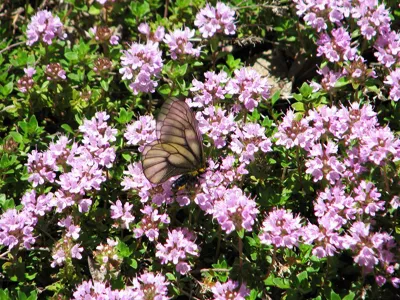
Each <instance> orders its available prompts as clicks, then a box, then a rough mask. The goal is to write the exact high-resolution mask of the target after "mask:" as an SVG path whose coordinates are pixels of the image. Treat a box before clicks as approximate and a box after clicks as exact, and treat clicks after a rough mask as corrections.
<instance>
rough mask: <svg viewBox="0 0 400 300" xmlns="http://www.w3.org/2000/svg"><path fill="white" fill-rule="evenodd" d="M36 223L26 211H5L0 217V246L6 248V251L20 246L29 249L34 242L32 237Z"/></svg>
mask: <svg viewBox="0 0 400 300" xmlns="http://www.w3.org/2000/svg"><path fill="white" fill-rule="evenodd" d="M36 223H37V218H36V217H34V216H33V215H32V214H31V213H30V212H28V211H26V210H22V211H17V210H16V209H8V210H6V211H5V212H4V213H3V214H2V215H1V216H0V244H1V245H3V246H8V250H11V249H12V248H14V247H17V246H19V245H20V244H22V246H23V247H24V248H25V249H31V246H32V245H33V244H34V243H35V241H36V238H35V237H34V236H33V230H34V227H35V225H36Z"/></svg>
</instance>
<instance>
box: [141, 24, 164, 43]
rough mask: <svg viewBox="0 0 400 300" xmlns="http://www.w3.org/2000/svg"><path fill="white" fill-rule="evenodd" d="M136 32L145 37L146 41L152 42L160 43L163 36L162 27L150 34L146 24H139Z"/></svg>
mask: <svg viewBox="0 0 400 300" xmlns="http://www.w3.org/2000/svg"><path fill="white" fill-rule="evenodd" d="M138 31H139V32H140V33H141V34H143V35H144V36H145V38H146V40H150V41H153V42H161V41H162V40H163V38H164V34H165V29H164V27H162V26H158V27H157V29H156V31H155V32H152V31H151V28H150V26H149V24H147V23H140V24H139V26H138Z"/></svg>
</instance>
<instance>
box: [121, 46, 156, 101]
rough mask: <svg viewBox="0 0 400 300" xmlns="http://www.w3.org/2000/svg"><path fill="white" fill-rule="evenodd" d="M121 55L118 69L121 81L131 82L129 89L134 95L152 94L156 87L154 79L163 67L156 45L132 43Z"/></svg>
mask: <svg viewBox="0 0 400 300" xmlns="http://www.w3.org/2000/svg"><path fill="white" fill-rule="evenodd" d="M122 53H123V54H122V56H121V65H122V68H120V69H119V72H120V73H121V74H122V79H128V80H131V83H130V84H129V87H130V88H131V89H132V91H133V93H134V94H135V95H137V94H138V93H139V92H144V93H153V92H154V91H155V88H156V87H157V85H158V83H157V81H156V79H157V78H158V76H159V74H160V72H161V70H162V67H163V62H162V52H161V50H160V49H159V48H158V43H155V42H152V41H148V42H147V44H145V45H143V44H138V43H133V44H132V45H131V46H130V48H129V49H128V50H123V51H122Z"/></svg>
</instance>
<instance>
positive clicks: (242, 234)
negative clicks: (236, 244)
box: [236, 228, 244, 239]
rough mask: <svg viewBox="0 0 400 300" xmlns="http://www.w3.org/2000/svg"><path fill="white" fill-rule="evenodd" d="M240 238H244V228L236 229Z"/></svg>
mask: <svg viewBox="0 0 400 300" xmlns="http://www.w3.org/2000/svg"><path fill="white" fill-rule="evenodd" d="M236 232H237V234H238V236H239V238H241V239H243V238H244V229H243V228H242V229H241V230H236Z"/></svg>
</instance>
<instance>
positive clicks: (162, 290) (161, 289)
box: [73, 273, 170, 300]
mask: <svg viewBox="0 0 400 300" xmlns="http://www.w3.org/2000/svg"><path fill="white" fill-rule="evenodd" d="M168 285H169V283H168V281H166V279H165V277H164V276H163V275H162V274H154V273H144V274H142V275H140V276H139V277H137V278H134V279H133V280H132V286H127V287H126V288H125V289H124V290H112V289H111V287H110V286H109V285H108V284H107V283H103V282H99V281H84V282H82V283H81V284H80V285H79V286H77V287H76V290H75V292H74V293H73V297H74V298H73V299H76V300H81V299H114V300H130V299H155V300H167V299H170V297H168V288H167V287H168Z"/></svg>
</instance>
